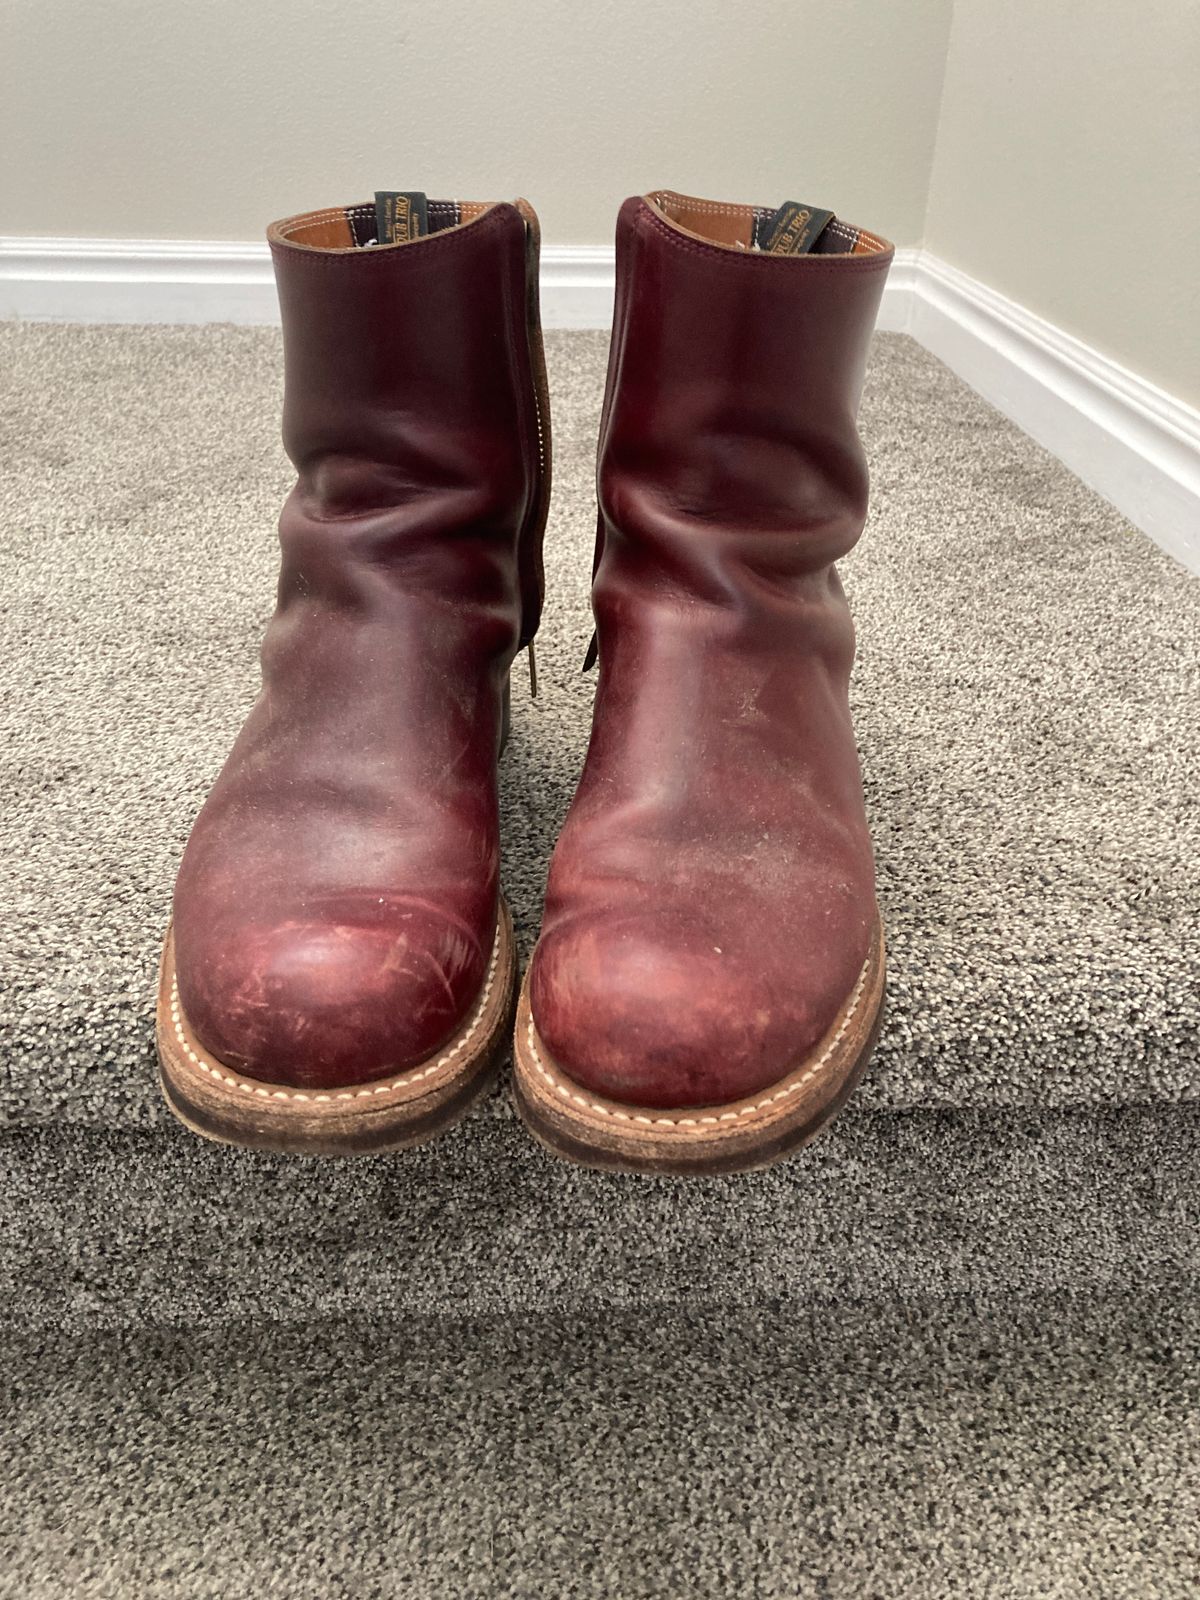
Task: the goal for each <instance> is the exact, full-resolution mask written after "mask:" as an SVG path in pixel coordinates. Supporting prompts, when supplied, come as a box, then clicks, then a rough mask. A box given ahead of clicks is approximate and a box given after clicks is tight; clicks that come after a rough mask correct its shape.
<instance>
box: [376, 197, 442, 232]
mask: <svg viewBox="0 0 1200 1600" xmlns="http://www.w3.org/2000/svg"><path fill="white" fill-rule="evenodd" d="M428 232H429V206H428V204H427V202H426V199H425V196H424V195H423V194H422V193H421V192H420V190H418V189H377V190H376V191H375V237H376V239H377V240H378V241H379V243H380V244H407V242H408V241H409V240H410V239H422V238H424V236H425V235H426V234H427V233H428Z"/></svg>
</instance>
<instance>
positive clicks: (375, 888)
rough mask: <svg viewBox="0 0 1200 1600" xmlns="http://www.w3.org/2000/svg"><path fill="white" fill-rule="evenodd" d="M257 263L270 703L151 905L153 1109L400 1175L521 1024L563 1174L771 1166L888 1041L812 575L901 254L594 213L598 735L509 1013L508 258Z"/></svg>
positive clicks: (677, 213) (308, 218)
mask: <svg viewBox="0 0 1200 1600" xmlns="http://www.w3.org/2000/svg"><path fill="white" fill-rule="evenodd" d="M269 239H270V244H271V251H272V255H273V257H274V262H275V271H276V276H277V279H278V285H279V297H280V303H281V307H282V314H283V329H284V353H285V374H286V376H285V401H284V441H285V444H286V447H287V450H288V454H289V455H290V457H291V459H292V461H293V462H294V463H295V466H296V470H297V475H298V481H297V484H296V487H295V489H294V490H293V491H292V494H291V495H290V497H289V499H288V501H287V504H286V505H285V507H284V510H283V515H282V518H281V522H280V539H281V544H282V549H283V564H282V572H281V576H280V582H279V596H278V606H277V609H276V613H275V616H274V618H273V620H272V622H271V624H270V626H269V628H268V630H267V635H266V640H265V643H264V646H263V656H262V669H263V688H262V692H261V694H260V696H259V698H258V700H257V702H256V703H255V706H254V708H253V709H252V711H251V713H250V716H249V718H248V720H247V722H246V725H245V727H244V728H243V729H242V732H241V734H240V735H239V737H238V740H237V742H236V744H235V745H234V748H233V751H232V753H231V755H230V757H229V759H228V761H227V763H226V765H225V768H224V770H223V771H222V773H221V775H220V777H219V778H218V780H217V783H216V785H215V787H214V789H213V791H212V793H211V795H210V796H209V799H208V801H207V802H206V804H205V806H204V808H203V810H202V811H201V813H200V816H199V818H198V819H197V822H196V824H195V827H194V829H193V832H192V835H191V838H190V840H189V842H188V846H187V849H186V851H185V854H184V858H183V863H182V866H181V868H180V872H179V879H178V883H177V885H176V890H175V901H174V914H173V919H172V923H171V928H170V930H169V932H168V935H167V940H166V945H165V949H164V954H163V962H162V971H161V977H160V989H159V1006H158V1047H159V1057H160V1062H161V1067H162V1079H163V1085H164V1089H165V1092H166V1096H167V1099H168V1102H169V1103H170V1105H171V1107H172V1108H173V1110H175V1112H176V1113H177V1114H178V1115H179V1116H180V1117H182V1118H183V1120H184V1121H185V1122H187V1123H188V1124H189V1125H190V1126H191V1127H193V1128H194V1129H196V1130H197V1131H198V1132H200V1133H203V1134H206V1135H208V1136H210V1137H214V1138H218V1139H224V1140H228V1141H232V1142H234V1143H238V1144H244V1145H257V1146H265V1147H270V1148H276V1149H287V1150H297V1151H309V1152H324V1153H332V1154H349V1153H355V1152H363V1151H370V1150H381V1149H392V1148H399V1147H402V1146H405V1145H408V1144H412V1143H415V1142H417V1141H419V1140H422V1139H425V1138H427V1137H429V1136H430V1135H431V1134H433V1133H435V1132H437V1131H438V1130H439V1129H441V1128H443V1127H446V1126H448V1125H449V1124H450V1123H452V1122H453V1121H455V1120H456V1119H457V1118H458V1117H459V1116H461V1115H462V1114H463V1112H464V1111H465V1110H466V1109H467V1107H468V1106H469V1105H470V1104H471V1103H472V1102H473V1101H474V1100H475V1099H476V1098H477V1097H478V1096H480V1095H481V1094H482V1093H483V1092H484V1091H485V1090H486V1089H487V1088H488V1087H489V1085H490V1084H491V1082H492V1081H493V1078H494V1075H495V1073H496V1071H497V1069H498V1067H499V1065H500V1064H501V1062H502V1061H503V1060H504V1058H505V1056H506V1054H507V1052H508V1049H509V1046H510V1043H511V1041H512V1040H513V1017H514V1009H515V1010H516V1034H515V1071H514V1089H515V1096H516V1101H517V1105H518V1107H519V1109H520V1112H521V1115H522V1116H523V1117H524V1119H525V1121H526V1122H527V1124H528V1125H529V1127H530V1128H531V1129H532V1130H533V1132H534V1133H535V1134H536V1135H537V1136H538V1137H539V1138H540V1139H541V1140H542V1141H543V1142H545V1143H546V1144H548V1145H549V1146H551V1147H552V1148H553V1149H555V1150H556V1151H558V1152H560V1153H562V1154H565V1155H568V1156H570V1157H573V1158H575V1159H577V1160H580V1161H584V1162H587V1163H590V1164H594V1165H608V1166H615V1167H621V1168H628V1169H633V1170H665V1171H674V1172H704V1171H727V1170H735V1169H739V1168H746V1167H754V1166H761V1165H765V1164H767V1163H768V1162H770V1161H772V1160H774V1159H776V1158H778V1157H779V1156H781V1155H784V1154H786V1153H788V1152H789V1151H791V1150H793V1149H795V1148H797V1147H798V1146H800V1145H801V1144H803V1143H804V1142H805V1141H806V1140H807V1139H808V1138H809V1137H811V1136H812V1134H813V1133H815V1132H816V1131H817V1130H818V1129H819V1128H820V1127H821V1126H823V1125H824V1123H825V1122H827V1121H828V1120H829V1118H830V1117H831V1116H832V1115H833V1114H834V1113H835V1112H836V1110H837V1109H838V1107H839V1106H840V1105H841V1104H842V1102H843V1101H844V1100H845V1098H846V1097H847V1095H848V1094H849V1093H850V1091H851V1089H852V1088H853V1086H854V1084H855V1083H856V1082H857V1080H858V1077H859V1076H860V1075H861V1073H862V1070H863V1068H864V1066H865V1063H866V1060H867V1057H868V1055H869V1053H870V1050H871V1046H872V1044H873V1041H874V1037H875V1033H876V1031H877V1028H878V1021H879V1016H880V1010H881V1006H882V1002H883V984H884V978H883V974H884V956H883V936H882V931H881V927H880V922H879V916H878V912H877V909H876V904H875V889H874V870H873V861H872V853H871V843H870V838H869V836H868V832H867V825H866V818H865V814H864V808H863V798H862V788H861V780H860V776H859V769H858V760H857V754H856V750H855V743H854V736H853V731H852V728H851V724H850V716H849V709H848V700H847V685H848V679H849V673H850V666H851V661H852V658H853V654H854V632H853V627H852V624H851V620H850V614H849V610H848V608H847V605H846V601H845V598H844V596H843V593H842V589H841V586H840V584H839V581H838V577H837V573H836V571H835V569H834V565H833V563H834V561H835V559H836V558H837V557H838V556H840V555H842V554H844V553H845V552H846V551H847V550H849V549H850V547H851V546H852V545H853V544H854V543H855V541H856V540H857V538H858V536H859V534H860V532H861V530H862V526H863V521H864V517H865V514H866V494H867V473H866V467H865V464H864V460H863V453H862V449H861V446H860V443H859V439H858V435H857V431H856V428H855V412H856V408H857V404H858V397H859V391H860V388H861V384H862V377H863V369H864V364H865V359H866V353H867V346H868V342H869V339H870V335H871V330H872V327H873V324H874V320H875V314H876V310H877V308H878V304H879V299H880V295H881V292H882V289H883V282H884V278H885V276H886V273H887V268H888V265H889V262H890V260H891V249H890V246H888V245H887V244H886V242H885V241H883V240H881V239H879V238H877V237H875V236H874V235H872V234H869V233H867V232H865V231H863V230H861V229H858V228H854V227H850V226H848V225H846V224H843V223H841V222H840V221H838V220H837V219H836V218H833V217H831V216H830V215H829V214H828V213H823V212H816V211H814V210H813V209H812V208H808V207H800V206H797V205H794V204H792V203H788V204H787V205H785V206H783V207H780V208H778V209H777V210H776V209H773V208H770V207H752V206H739V205H721V204H716V203H713V202H709V201H701V200H694V199H689V198H687V197H684V196H680V195H675V194H670V193H666V192H658V193H654V194H650V195H647V196H644V197H641V198H637V199H631V200H628V201H627V202H626V203H625V205H624V206H623V207H622V209H621V213H620V218H619V221H618V225H617V299H616V310H615V318H614V327H613V337H612V347H611V354H610V359H609V370H608V383H607V393H606V399H605V407H604V416H603V421H602V424H601V436H600V450H599V500H600V518H599V531H598V536H597V548H596V564H595V578H594V586H593V604H594V610H595V616H596V646H597V649H598V656H599V682H598V688H597V694H596V703H595V713H594V719H593V726H592V735H591V742H590V745H589V747H588V753H587V759H586V763H585V765H584V770H583V775H582V779H581V781H580V785H579V789H578V793H577V794H576V797H575V800H574V803H573V804H572V806H571V809H570V812H569V814H568V816H567V820H566V823H565V826H564V828H563V832H562V836H561V838H560V840H559V842H558V845H557V848H556V850H555V853H554V858H553V862H552V864H551V869H550V877H549V886H548V892H547V897H546V910H545V919H544V922H543V926H542V932H541V938H540V941H539V943H538V945H537V948H536V950H535V952H534V955H533V959H532V962H531V965H530V970H529V972H528V974H527V977H526V981H525V984H524V987H523V989H522V991H521V994H520V1001H519V1005H518V1002H517V987H518V973H517V962H516V957H515V948H514V941H513V932H512V924H511V921H510V918H509V913H508V910H507V907H506V905H505V903H504V899H503V896H502V895H501V892H500V872H499V867H500V862H499V829H498V806H497V779H496V767H497V759H498V756H499V753H500V750H501V748H502V746H503V742H504V736H505V730H506V723H507V706H508V679H509V670H510V668H511V666H512V663H513V660H514V657H515V655H516V654H517V652H518V651H519V650H520V649H521V648H522V647H523V646H527V645H528V646H531V645H532V641H533V637H534V634H535V632H536V630H537V626H538V618H539V613H540V610H541V605H542V562H541V545H542V533H543V528H544V525H545V521H546V512H547V505H548V501H549V492H550V426H549V415H548V406H547V397H546V383H545V373H544V367H543V361H542V345H541V334H540V327H539V320H538V279H537V273H538V226H537V219H536V217H535V216H534V213H533V211H532V209H531V208H530V207H529V206H528V205H527V204H526V203H525V202H524V201H516V202H515V203H513V204H507V203H497V204H477V203H465V202H461V203H460V202H439V201H428V202H427V201H426V200H425V197H424V196H421V195H402V196H396V195H393V196H390V197H379V199H378V202H377V204H376V205H370V204H367V205H362V206H347V207H337V208H334V209H332V210H329V211H321V212H314V213H311V214H309V215H305V216H300V217H293V218H290V219H288V220H287V221H285V222H281V223H278V224H276V225H275V226H273V227H272V228H271V229H270V230H269Z"/></svg>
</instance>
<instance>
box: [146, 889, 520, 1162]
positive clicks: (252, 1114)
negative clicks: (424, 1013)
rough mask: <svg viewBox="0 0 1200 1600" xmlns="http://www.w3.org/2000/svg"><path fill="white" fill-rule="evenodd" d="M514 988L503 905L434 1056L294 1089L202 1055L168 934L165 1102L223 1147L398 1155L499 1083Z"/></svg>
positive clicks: (161, 991)
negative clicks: (478, 978)
mask: <svg viewBox="0 0 1200 1600" xmlns="http://www.w3.org/2000/svg"><path fill="white" fill-rule="evenodd" d="M516 989H517V961H516V946H515V942H514V940H513V931H512V918H511V917H510V915H509V911H508V907H507V905H506V904H505V903H504V902H503V900H502V901H501V903H500V917H499V922H498V924H497V928H496V943H495V946H494V948H493V951H492V958H491V962H490V964H489V967H488V975H487V979H486V980H485V983H484V988H483V993H482V994H481V995H480V998H479V1001H478V1003H477V1005H476V1006H475V1008H474V1010H473V1011H472V1013H471V1016H470V1017H469V1018H468V1020H467V1022H466V1023H465V1024H464V1025H463V1027H462V1029H461V1030H460V1032H459V1033H458V1034H457V1035H456V1036H455V1037H454V1038H453V1039H451V1040H450V1041H449V1043H448V1044H446V1045H445V1046H444V1047H443V1048H442V1049H441V1050H439V1051H438V1053H437V1054H436V1056H433V1057H431V1058H430V1059H429V1060H428V1061H426V1062H423V1063H421V1064H420V1065H418V1066H415V1067H409V1068H407V1069H406V1070H405V1071H404V1072H400V1073H397V1074H395V1075H394V1076H393V1077H390V1078H380V1079H378V1080H376V1081H374V1082H371V1083H361V1084H352V1085H349V1086H347V1087H346V1088H344V1089H299V1088H297V1087H295V1086H294V1085H292V1084H276V1083H266V1082H263V1081H261V1080H259V1079H257V1078H250V1077H247V1076H246V1075H245V1074H244V1073H240V1072H238V1071H237V1070H236V1069H234V1068H232V1067H229V1066H226V1065H225V1063H224V1062H221V1061H218V1060H217V1059H216V1057H215V1056H213V1055H211V1054H210V1053H209V1052H208V1051H206V1050H205V1049H204V1047H203V1045H202V1044H201V1043H200V1042H199V1040H198V1039H197V1038H196V1036H195V1034H194V1033H193V1032H192V1029H191V1027H190V1025H189V1023H188V1020H187V1017H186V1016H185V1015H184V1012H183V1008H182V1006H181V1005H180V1003H179V991H178V987H177V985H176V981H175V949H174V942H173V939H172V935H171V930H170V929H168V930H167V937H166V942H165V944H164V946H163V955H162V964H161V966H160V969H159V980H158V1010H157V1018H156V1025H155V1036H156V1042H157V1045H158V1060H159V1069H160V1078H161V1082H162V1089H163V1094H164V1096H165V1097H166V1101H167V1104H168V1106H169V1107H170V1108H171V1110H172V1111H173V1112H174V1113H175V1115H176V1116H177V1117H178V1118H179V1120H180V1121H181V1122H183V1123H185V1124H186V1126H187V1127H189V1128H190V1129H191V1130H192V1132H193V1133H198V1134H200V1135H202V1136H203V1137H204V1138H206V1139H215V1140H217V1141H218V1142H220V1143H222V1144H234V1145H241V1146H243V1147H246V1148H248V1149H255V1150H278V1151H286V1152H290V1153H293V1154H301V1155H329V1156H350V1155H369V1154H373V1153H376V1152H380V1151H386V1150H403V1149H405V1148H407V1147H408V1146H410V1145H414V1144H421V1143H423V1142H424V1141H425V1140H426V1139H431V1138H433V1137H434V1135H436V1134H438V1133H441V1132H443V1131H444V1130H445V1129H447V1128H450V1127H452V1126H453V1125H454V1123H456V1122H457V1121H459V1119H460V1118H461V1117H463V1116H464V1115H465V1114H466V1113H467V1111H469V1110H470V1108H471V1106H472V1105H474V1104H475V1102H476V1101H477V1100H479V1099H481V1098H482V1097H483V1095H484V1094H486V1093H487V1091H488V1089H489V1088H490V1087H491V1086H492V1084H493V1083H494V1082H495V1079H496V1075H497V1072H498V1070H499V1067H500V1064H501V1062H502V1061H503V1060H504V1057H505V1054H506V1053H507V1050H508V1043H509V1039H510V1036H511V1032H510V1030H511V1028H512V1017H513V1010H514V1006H515V1003H516Z"/></svg>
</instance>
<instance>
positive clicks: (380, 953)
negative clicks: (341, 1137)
mask: <svg viewBox="0 0 1200 1600" xmlns="http://www.w3.org/2000/svg"><path fill="white" fill-rule="evenodd" d="M341 913H342V914H341V915H332V914H330V915H323V916H322V917H320V918H319V919H318V918H312V917H310V918H302V917H297V918H294V919H292V920H288V921H283V922H274V923H271V924H255V923H250V924H242V925H240V926H237V927H227V928H225V929H224V930H222V929H220V928H218V927H211V926H210V927H205V928H202V929H195V928H192V927H190V926H189V925H188V923H187V922H184V923H183V924H180V923H179V922H178V921H177V923H176V927H175V954H176V962H177V971H178V977H179V993H180V1001H181V1003H182V1006H183V1009H184V1012H185V1013H186V1015H187V1018H188V1021H189V1023H190V1024H191V1026H192V1029H193V1030H194V1032H195V1034H196V1036H197V1038H198V1039H199V1040H200V1042H201V1043H202V1044H203V1045H204V1047H205V1048H206V1049H207V1050H209V1051H211V1052H212V1054H213V1055H214V1056H216V1057H217V1058H218V1059H219V1060H221V1061H223V1062H225V1063H226V1064H227V1065H229V1066H231V1067H235V1068H237V1069H238V1070H240V1071H242V1072H244V1073H246V1074H247V1076H250V1077H255V1078H260V1079H262V1080H263V1081H265V1082H270V1083H279V1084H287V1085H291V1086H294V1087H297V1088H322V1089H325V1088H337V1087H340V1086H342V1085H346V1084H355V1083H364V1082H368V1081H370V1080H371V1079H374V1078H382V1077H387V1076H389V1075H390V1074H392V1073H396V1072H403V1071H405V1070H406V1069H407V1068H409V1067H413V1066H417V1065H419V1064H420V1063H422V1062H424V1061H426V1060H427V1059H428V1058H429V1057H430V1056H432V1055H433V1054H434V1053H435V1052H436V1051H437V1050H439V1049H440V1048H441V1046H442V1045H444V1044H445V1043H446V1042H447V1041H448V1040H449V1039H450V1038H452V1037H453V1035H454V1034H455V1033H456V1032H457V1031H458V1029H459V1028H460V1027H461V1026H462V1024H463V1023H464V1021H465V1020H466V1018H467V1016H468V1015H469V1013H470V1010H471V1007H472V1006H473V1005H474V1003H475V1002H476V1001H477V999H478V996H479V992H480V989H481V988H482V985H483V982H484V977H485V973H486V969H487V962H488V956H489V953H490V952H489V951H488V950H486V949H485V948H484V947H483V944H482V942H481V941H480V940H478V939H476V938H474V937H472V936H471V934H470V933H469V932H468V930H467V929H466V928H464V927H463V926H461V925H460V924H458V923H456V922H454V921H452V920H451V919H449V918H447V917H443V916H442V915H440V914H439V913H438V912H437V911H435V910H433V909H431V908H428V907H424V906H420V905H410V906H403V905H396V904H395V903H388V904H387V914H386V915H379V914H378V913H376V914H375V915H373V916H366V915H364V914H363V912H362V910H361V909H359V910H358V912H357V914H356V913H355V912H354V911H353V910H352V908H349V907H346V908H341Z"/></svg>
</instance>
